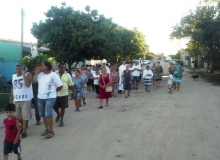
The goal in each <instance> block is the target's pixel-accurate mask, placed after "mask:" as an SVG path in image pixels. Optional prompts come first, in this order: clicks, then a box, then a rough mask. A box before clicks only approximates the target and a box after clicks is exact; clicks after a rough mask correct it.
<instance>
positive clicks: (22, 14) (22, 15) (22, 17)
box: [20, 8, 24, 60]
mask: <svg viewBox="0 0 220 160" xmlns="http://www.w3.org/2000/svg"><path fill="white" fill-rule="evenodd" d="M23 23H24V10H23V8H21V54H20V58H21V60H22V54H23Z"/></svg>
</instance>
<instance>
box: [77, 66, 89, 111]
mask: <svg viewBox="0 0 220 160" xmlns="http://www.w3.org/2000/svg"><path fill="white" fill-rule="evenodd" d="M79 71H80V76H81V77H82V78H83V81H84V86H83V88H82V89H81V91H80V92H81V94H82V99H81V100H82V101H83V105H86V96H87V83H88V78H87V76H86V73H85V74H84V73H83V72H82V69H79ZM80 106H82V105H80ZM80 109H81V108H80Z"/></svg>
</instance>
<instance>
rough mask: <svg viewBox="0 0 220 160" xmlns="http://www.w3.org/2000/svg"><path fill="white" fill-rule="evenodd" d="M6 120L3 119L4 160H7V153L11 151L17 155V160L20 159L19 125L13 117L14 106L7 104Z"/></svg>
mask: <svg viewBox="0 0 220 160" xmlns="http://www.w3.org/2000/svg"><path fill="white" fill-rule="evenodd" d="M5 113H6V116H7V118H6V119H4V125H5V140H4V160H8V157H9V153H12V151H13V152H14V153H15V154H17V157H18V160H22V158H21V146H20V125H19V122H18V119H17V118H16V117H15V116H14V115H15V105H14V104H8V105H7V106H6V107H5Z"/></svg>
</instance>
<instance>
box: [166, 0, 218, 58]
mask: <svg viewBox="0 0 220 160" xmlns="http://www.w3.org/2000/svg"><path fill="white" fill-rule="evenodd" d="M219 6H220V2H219V1H217V0H204V1H203V2H200V4H199V5H198V6H197V8H196V10H195V11H192V10H190V11H189V14H188V15H186V16H184V17H183V18H182V19H181V21H180V24H177V25H176V26H174V27H173V31H172V33H171V35H170V37H171V38H176V39H181V38H187V39H189V42H188V44H187V48H186V51H188V52H189V53H190V54H191V56H192V57H197V56H199V55H200V56H203V55H205V56H206V57H207V58H208V59H215V58H220V52H219V51H220V43H219V42H220V14H219V13H220V7H219Z"/></svg>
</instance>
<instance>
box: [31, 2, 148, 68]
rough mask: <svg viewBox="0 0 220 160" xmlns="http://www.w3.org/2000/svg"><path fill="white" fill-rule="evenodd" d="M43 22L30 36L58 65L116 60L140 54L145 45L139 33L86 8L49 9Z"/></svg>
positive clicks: (143, 51) (143, 50) (35, 26)
mask: <svg viewBox="0 0 220 160" xmlns="http://www.w3.org/2000/svg"><path fill="white" fill-rule="evenodd" d="M45 16H46V20H45V21H44V22H42V21H40V22H39V23H38V24H37V23H34V24H33V27H32V29H31V33H32V34H33V35H34V36H35V37H36V38H37V39H38V45H39V46H41V45H46V46H47V47H48V48H49V49H50V53H49V54H51V55H52V56H54V57H56V60H57V61H58V62H66V63H68V65H69V68H70V66H71V65H72V63H74V62H78V61H84V60H85V59H95V58H99V59H100V58H105V59H108V60H109V61H110V62H116V60H117V59H121V58H122V57H123V58H134V57H137V56H140V55H143V54H144V53H145V52H146V50H147V49H148V46H147V45H146V40H145V37H144V35H143V34H142V33H140V32H139V31H138V30H136V29H134V30H128V29H126V28H124V27H121V26H119V25H117V24H115V23H113V22H112V19H108V18H105V17H104V15H99V14H98V11H97V10H90V7H89V6H86V7H85V12H82V11H75V10H73V8H72V7H66V4H65V3H63V4H62V6H61V7H60V8H58V7H54V6H52V7H51V9H50V10H48V11H47V13H45Z"/></svg>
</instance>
